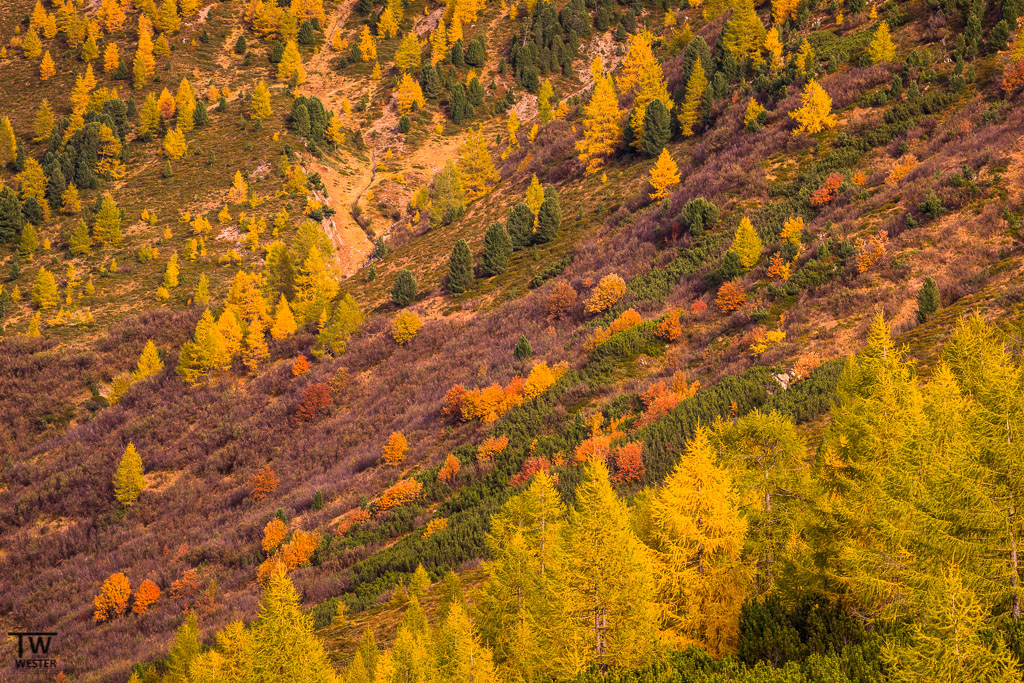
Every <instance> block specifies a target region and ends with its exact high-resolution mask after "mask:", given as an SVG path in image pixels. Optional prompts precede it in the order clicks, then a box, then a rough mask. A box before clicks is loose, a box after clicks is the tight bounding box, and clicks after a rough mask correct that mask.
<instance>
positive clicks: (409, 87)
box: [395, 73, 427, 114]
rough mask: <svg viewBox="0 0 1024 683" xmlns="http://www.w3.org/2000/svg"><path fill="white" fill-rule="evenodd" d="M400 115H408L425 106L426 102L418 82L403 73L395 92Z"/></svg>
mask: <svg viewBox="0 0 1024 683" xmlns="http://www.w3.org/2000/svg"><path fill="white" fill-rule="evenodd" d="M395 95H396V97H397V101H398V111H399V113H400V114H409V113H411V112H413V111H416V110H417V109H422V108H423V107H425V106H426V104H427V101H426V100H425V99H424V98H423V89H422V88H421V87H420V84H419V82H417V81H416V79H414V78H413V77H412V76H411V75H409V74H408V73H403V74H402V78H401V80H399V82H398V88H397V89H396V90H395Z"/></svg>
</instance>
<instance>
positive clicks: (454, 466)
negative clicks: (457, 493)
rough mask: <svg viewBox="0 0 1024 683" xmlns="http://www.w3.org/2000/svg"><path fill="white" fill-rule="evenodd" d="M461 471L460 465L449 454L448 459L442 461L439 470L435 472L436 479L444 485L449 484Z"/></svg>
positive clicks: (457, 460) (456, 459)
mask: <svg viewBox="0 0 1024 683" xmlns="http://www.w3.org/2000/svg"><path fill="white" fill-rule="evenodd" d="M461 469H462V463H460V462H459V459H458V458H456V457H455V456H454V455H453V454H451V453H449V454H448V457H447V458H445V459H444V463H442V465H441V469H439V470H438V471H437V479H438V481H441V482H444V483H445V484H451V483H452V482H453V481H454V480H455V477H456V475H458V473H459V470H461Z"/></svg>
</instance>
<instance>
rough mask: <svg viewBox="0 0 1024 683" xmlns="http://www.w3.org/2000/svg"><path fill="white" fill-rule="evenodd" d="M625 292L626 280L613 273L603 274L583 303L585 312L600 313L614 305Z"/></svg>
mask: <svg viewBox="0 0 1024 683" xmlns="http://www.w3.org/2000/svg"><path fill="white" fill-rule="evenodd" d="M625 293H626V281H625V280H623V279H622V278H621V277H620V276H618V275H616V274H615V273H611V274H609V275H605V276H604V277H603V278H601V281H600V282H598V283H597V287H595V288H594V290H593V291H592V292H591V293H590V296H589V297H587V300H586V301H585V302H584V304H583V310H585V311H586V312H587V313H602V312H604V311H607V310H608V309H609V308H611V307H612V306H614V305H615V304H617V303H618V302H619V299H621V298H622V295H623V294H625Z"/></svg>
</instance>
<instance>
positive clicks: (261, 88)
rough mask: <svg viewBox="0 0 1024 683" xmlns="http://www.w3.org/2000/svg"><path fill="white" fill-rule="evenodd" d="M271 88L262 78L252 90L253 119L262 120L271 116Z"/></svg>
mask: <svg viewBox="0 0 1024 683" xmlns="http://www.w3.org/2000/svg"><path fill="white" fill-rule="evenodd" d="M270 113H271V111H270V89H269V88H268V87H267V83H266V81H264V80H263V79H262V78H261V79H260V80H259V81H257V83H256V87H255V88H253V90H252V120H253V121H262V120H264V119H268V118H270Z"/></svg>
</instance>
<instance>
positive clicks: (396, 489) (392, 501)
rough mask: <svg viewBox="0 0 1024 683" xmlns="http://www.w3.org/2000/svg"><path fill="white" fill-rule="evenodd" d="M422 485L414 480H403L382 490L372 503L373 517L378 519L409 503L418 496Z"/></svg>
mask: <svg viewBox="0 0 1024 683" xmlns="http://www.w3.org/2000/svg"><path fill="white" fill-rule="evenodd" d="M422 491H423V484H421V483H420V482H418V481H416V480H415V479H403V480H402V481H400V482H398V483H397V484H394V485H392V486H390V487H388V488H387V489H385V490H384V493H382V494H380V496H379V497H378V498H377V499H376V500H374V501H373V502H372V506H373V516H374V517H380V516H381V515H383V514H385V513H386V512H387V511H388V510H391V509H392V508H396V507H399V506H401V505H405V504H407V503H411V502H412V501H414V500H416V499H417V498H419V496H420V492H422Z"/></svg>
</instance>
